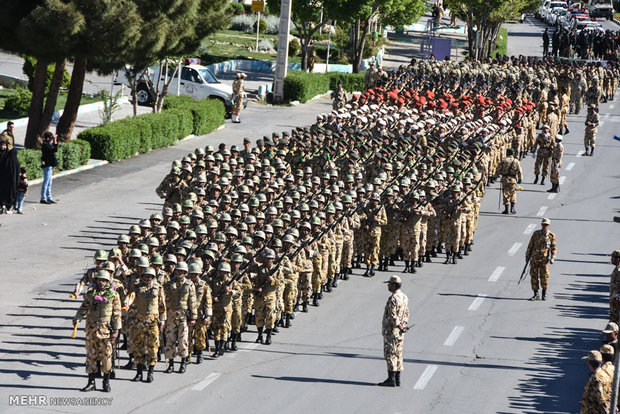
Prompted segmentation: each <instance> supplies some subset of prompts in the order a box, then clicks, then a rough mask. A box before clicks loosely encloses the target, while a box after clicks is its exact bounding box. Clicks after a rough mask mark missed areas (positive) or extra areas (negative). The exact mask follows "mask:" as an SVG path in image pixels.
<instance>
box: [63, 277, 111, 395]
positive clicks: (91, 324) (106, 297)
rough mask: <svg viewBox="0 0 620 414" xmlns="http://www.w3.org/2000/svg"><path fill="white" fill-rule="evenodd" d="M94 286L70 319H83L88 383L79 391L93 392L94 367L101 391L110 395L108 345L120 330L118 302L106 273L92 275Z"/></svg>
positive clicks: (109, 353) (74, 320) (75, 320)
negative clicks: (101, 385) (101, 380)
mask: <svg viewBox="0 0 620 414" xmlns="http://www.w3.org/2000/svg"><path fill="white" fill-rule="evenodd" d="M93 278H94V280H95V285H94V286H93V287H92V288H91V289H89V290H88V292H86V294H85V295H84V301H83V302H82V305H81V306H80V308H79V309H78V310H77V312H76V314H75V317H74V318H73V324H74V325H77V324H78V323H79V322H80V321H81V320H82V319H84V318H86V328H85V329H84V332H85V336H86V373H87V374H88V384H87V385H86V386H85V387H84V388H82V389H81V391H94V390H95V389H96V387H95V376H96V375H97V370H98V367H97V364H98V363H99V364H101V371H102V372H103V391H104V392H110V371H111V370H112V344H113V343H114V342H115V341H116V339H117V338H118V333H119V330H120V328H121V300H120V298H119V296H118V293H116V291H115V290H114V289H112V287H111V286H110V274H109V273H108V272H107V271H105V270H98V271H97V273H95V274H94V275H93Z"/></svg>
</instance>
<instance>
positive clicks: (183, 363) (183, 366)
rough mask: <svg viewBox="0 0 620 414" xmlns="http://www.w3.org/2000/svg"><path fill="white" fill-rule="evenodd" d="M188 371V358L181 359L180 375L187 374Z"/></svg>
mask: <svg viewBox="0 0 620 414" xmlns="http://www.w3.org/2000/svg"><path fill="white" fill-rule="evenodd" d="M185 371H187V357H185V358H181V365H179V374H185Z"/></svg>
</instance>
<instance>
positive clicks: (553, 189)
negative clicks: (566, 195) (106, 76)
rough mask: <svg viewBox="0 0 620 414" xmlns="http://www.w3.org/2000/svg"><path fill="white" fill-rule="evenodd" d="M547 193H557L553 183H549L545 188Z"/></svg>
mask: <svg viewBox="0 0 620 414" xmlns="http://www.w3.org/2000/svg"><path fill="white" fill-rule="evenodd" d="M547 192H548V193H557V191H556V189H555V184H551V188H550V189H548V190H547Z"/></svg>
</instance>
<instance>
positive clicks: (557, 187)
mask: <svg viewBox="0 0 620 414" xmlns="http://www.w3.org/2000/svg"><path fill="white" fill-rule="evenodd" d="M555 192H556V193H559V192H560V184H556V185H555Z"/></svg>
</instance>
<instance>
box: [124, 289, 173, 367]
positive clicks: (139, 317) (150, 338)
mask: <svg viewBox="0 0 620 414" xmlns="http://www.w3.org/2000/svg"><path fill="white" fill-rule="evenodd" d="M133 292H134V293H135V299H134V302H133V305H132V307H133V308H135V316H134V318H135V322H134V324H133V326H134V328H133V331H134V333H133V345H132V349H133V355H134V360H135V362H136V364H137V365H145V362H146V365H150V366H155V364H156V363H157V350H158V349H159V346H160V343H159V324H160V322H162V323H163V322H165V321H166V301H165V296H164V289H163V287H162V286H161V285H160V284H159V283H157V282H155V281H153V283H151V284H147V283H145V282H140V283H139V284H138V285H137V286H136V287H135V288H134V289H133ZM145 355H146V361H145V358H144V356H145Z"/></svg>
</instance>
